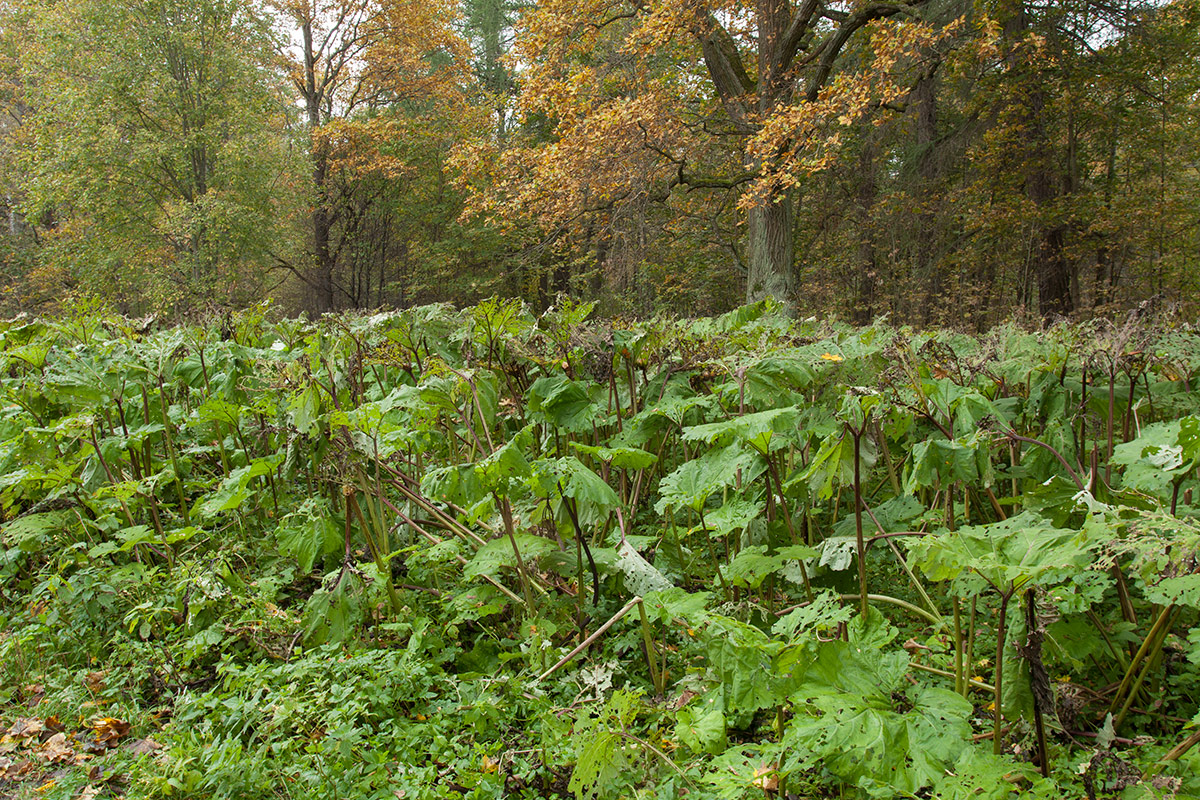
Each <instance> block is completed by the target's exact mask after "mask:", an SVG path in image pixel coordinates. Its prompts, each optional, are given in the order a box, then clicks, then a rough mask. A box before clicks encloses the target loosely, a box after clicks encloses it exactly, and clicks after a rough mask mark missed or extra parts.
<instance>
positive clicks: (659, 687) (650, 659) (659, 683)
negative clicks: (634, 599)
mask: <svg viewBox="0 0 1200 800" xmlns="http://www.w3.org/2000/svg"><path fill="white" fill-rule="evenodd" d="M637 607H638V616H640V617H641V622H642V644H643V645H645V647H646V665H647V666H648V667H649V668H650V680H651V681H653V683H654V691H655V693H656V694H659V695H661V694H662V693H663V691H664V689H665V688H666V687H665V686H664V685H663V679H662V675H661V674H660V673H659V671H658V661H657V659H656V658H655V655H654V636H653V634H652V632H651V630H650V620H648V619H647V618H646V604H645V603H638V604H637Z"/></svg>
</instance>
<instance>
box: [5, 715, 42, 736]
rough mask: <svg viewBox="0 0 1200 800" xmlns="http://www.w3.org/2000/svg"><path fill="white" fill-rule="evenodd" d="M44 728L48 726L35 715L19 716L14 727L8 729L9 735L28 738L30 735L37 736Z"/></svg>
mask: <svg viewBox="0 0 1200 800" xmlns="http://www.w3.org/2000/svg"><path fill="white" fill-rule="evenodd" d="M44 730H46V726H45V724H43V723H42V721H41V720H40V719H37V718H34V717H17V720H16V721H15V722H14V723H13V724H12V727H11V728H9V729H8V735H9V736H11V737H13V738H14V739H27V738H29V737H30V736H37V735H38V734H39V733H41V732H42V731H44Z"/></svg>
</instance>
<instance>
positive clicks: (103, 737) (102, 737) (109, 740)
mask: <svg viewBox="0 0 1200 800" xmlns="http://www.w3.org/2000/svg"><path fill="white" fill-rule="evenodd" d="M89 724H90V725H91V728H92V731H93V732H94V733H95V734H96V741H97V742H99V743H100V744H103V745H106V746H108V747H116V746H117V742H118V741H119V740H120V739H122V738H124V737H125V736H127V735H128V734H129V728H130V725H129V723H128V722H125V721H124V720H120V719H116V718H114V717H97V718H96V719H93V720H92V721H91V722H90V723H89Z"/></svg>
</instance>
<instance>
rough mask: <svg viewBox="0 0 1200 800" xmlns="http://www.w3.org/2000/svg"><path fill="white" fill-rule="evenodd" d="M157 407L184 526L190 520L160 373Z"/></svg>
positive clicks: (189, 522) (187, 524)
mask: <svg viewBox="0 0 1200 800" xmlns="http://www.w3.org/2000/svg"><path fill="white" fill-rule="evenodd" d="M204 382H205V385H207V384H208V378H207V377H205V381H204ZM158 408H159V412H160V414H161V416H162V424H163V445H164V446H165V447H166V448H167V458H169V459H170V460H171V471H172V472H173V473H175V491H176V492H178V493H179V513H180V514H181V515H183V524H184V526H185V527H186V526H190V525H191V524H192V521H191V516H190V514H189V511H188V504H187V498H186V497H185V496H184V493H183V477H182V476H181V475H180V471H179V459H178V457H177V456H176V454H175V442H174V440H173V439H172V437H171V417H170V415H169V414H168V413H167V393H166V390H165V389H164V388H163V380H162V375H159V376H158Z"/></svg>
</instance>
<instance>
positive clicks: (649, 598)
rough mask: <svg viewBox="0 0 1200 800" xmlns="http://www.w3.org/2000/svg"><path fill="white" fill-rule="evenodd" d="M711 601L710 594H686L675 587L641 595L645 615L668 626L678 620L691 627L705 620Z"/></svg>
mask: <svg viewBox="0 0 1200 800" xmlns="http://www.w3.org/2000/svg"><path fill="white" fill-rule="evenodd" d="M711 599H712V593H711V592H687V591H685V590H684V589H680V588H679V587H677V586H672V587H670V588H668V589H663V590H661V591H653V592H647V593H646V594H644V595H642V603H643V604H644V605H645V607H646V613H647V614H649V615H651V616H654V617H657V619H659V620H661V621H662V622H665V623H668V624H670V623H671V621H672V620H674V619H676V618H679V619H682V620H684V621H685V622H687V623H688V624H690V625H692V626H693V627H695V626H698V625H701V624H703V623H704V622H705V621H706V620H707V618H708V611H707V610H706V609H707V606H708V601H709V600H711Z"/></svg>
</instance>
